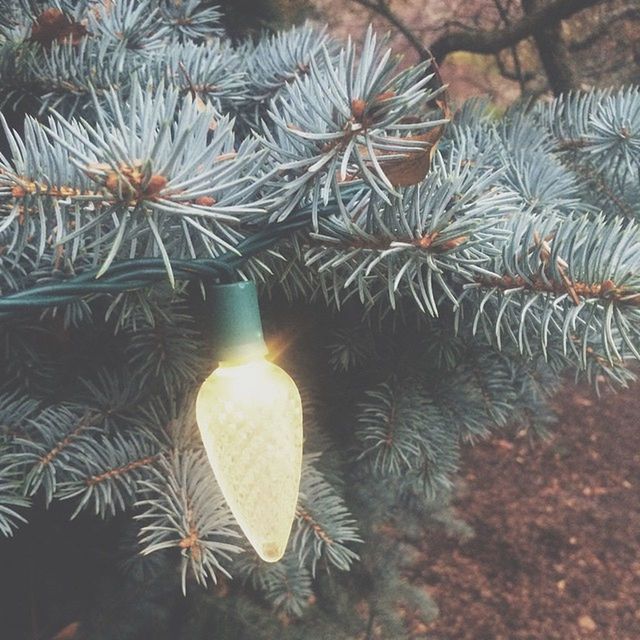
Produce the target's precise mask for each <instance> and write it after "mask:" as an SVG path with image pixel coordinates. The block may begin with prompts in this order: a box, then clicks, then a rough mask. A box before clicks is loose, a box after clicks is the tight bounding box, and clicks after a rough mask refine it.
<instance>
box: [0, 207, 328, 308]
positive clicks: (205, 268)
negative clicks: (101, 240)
mask: <svg viewBox="0 0 640 640" xmlns="http://www.w3.org/2000/svg"><path fill="white" fill-rule="evenodd" d="M337 211H338V206H337V204H335V203H333V204H329V205H328V206H327V207H325V208H324V209H323V211H322V212H321V215H322V216H323V217H324V216H327V215H330V214H332V213H336V212H337ZM311 220H312V218H311V216H310V210H307V209H304V210H301V211H299V212H298V213H296V214H293V215H291V216H289V217H288V218H286V219H285V220H284V221H283V222H278V223H274V224H269V225H268V226H267V227H265V228H264V229H262V230H261V231H258V232H257V233H255V234H254V235H252V236H250V237H249V238H246V239H245V240H243V241H242V242H240V243H239V244H238V246H237V247H236V248H235V250H233V251H228V252H226V253H224V254H222V255H221V256H219V257H218V258H203V259H196V260H184V259H175V260H171V268H172V269H173V271H174V273H175V275H176V278H178V279H187V280H190V279H194V278H200V279H203V280H219V281H222V282H232V281H233V280H236V279H237V277H236V275H235V272H236V269H238V268H239V267H241V266H242V264H243V263H244V262H246V261H247V260H249V259H250V258H252V257H253V256H255V255H256V254H258V253H260V252H261V251H264V250H266V249H269V248H271V247H273V246H274V245H275V244H277V243H278V241H280V240H281V239H282V238H284V237H285V236H287V235H290V234H291V233H293V232H295V231H299V230H301V229H304V228H305V227H307V226H309V225H310V223H311ZM97 274H98V270H97V269H92V270H90V271H85V272H82V273H80V274H78V275H75V276H73V277H72V278H71V279H69V280H65V281H63V282H56V283H49V284H43V285H39V286H35V287H31V288H29V289H25V290H24V291H19V292H17V293H12V294H9V295H6V296H3V297H0V320H1V319H8V318H11V317H14V316H16V315H18V314H19V313H21V312H25V311H30V310H33V309H42V308H45V307H50V306H56V305H63V304H69V303H71V302H74V301H75V300H78V299H80V298H82V297H84V296H88V295H95V294H116V293H123V292H126V291H135V290H137V289H143V288H145V287H148V286H150V285H152V284H154V283H156V282H158V281H160V280H162V279H164V278H166V277H167V270H166V268H165V264H164V262H163V260H162V259H161V258H139V259H135V260H123V261H121V262H118V263H116V264H114V265H112V266H111V267H109V269H108V270H107V272H106V273H104V274H103V275H102V276H100V277H99V278H98V277H97Z"/></svg>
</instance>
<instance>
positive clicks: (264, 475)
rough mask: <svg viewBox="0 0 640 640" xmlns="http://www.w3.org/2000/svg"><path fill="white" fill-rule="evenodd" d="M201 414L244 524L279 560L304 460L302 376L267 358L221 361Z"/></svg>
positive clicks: (212, 456) (200, 402)
mask: <svg viewBox="0 0 640 640" xmlns="http://www.w3.org/2000/svg"><path fill="white" fill-rule="evenodd" d="M196 418H197V421H198V427H199V428H200V434H201V436H202V442H203V443H204V447H205V449H206V452H207V456H208V457H209V462H210V463H211V467H212V468H213V472H214V474H215V477H216V480H217V481H218V484H219V485H220V489H221V490H222V494H223V495H224V497H225V499H226V501H227V504H228V505H229V507H230V509H231V511H232V513H233V515H234V516H235V518H236V520H237V521H238V524H239V525H240V528H241V529H242V531H243V532H244V534H245V535H246V536H247V539H248V540H249V542H250V543H251V545H252V546H253V548H254V549H255V550H256V552H257V553H258V555H259V556H260V557H261V558H262V559H263V560H266V561H267V562H276V561H278V560H280V558H282V556H283V554H284V551H285V548H286V546H287V541H288V539H289V534H290V532H291V525H292V524H293V519H294V517H295V510H296V503H297V500H298V489H299V486H300V470H301V467H302V403H301V401H300V394H299V393H298V389H297V388H296V385H295V383H294V382H293V380H292V379H291V378H290V377H289V376H288V375H287V374H286V373H285V372H284V371H283V370H282V369H280V367H277V366H276V365H274V364H273V363H271V362H268V361H267V360H265V359H264V358H259V359H256V360H252V361H251V362H248V363H243V364H235V365H234V364H233V363H221V364H220V367H219V368H218V369H216V370H215V371H214V372H213V373H212V374H211V375H210V376H209V377H208V378H207V379H206V380H205V381H204V384H203V385H202V387H201V388H200V392H199V393H198V399H197V401H196Z"/></svg>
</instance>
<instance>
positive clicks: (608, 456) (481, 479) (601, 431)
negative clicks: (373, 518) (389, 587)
mask: <svg viewBox="0 0 640 640" xmlns="http://www.w3.org/2000/svg"><path fill="white" fill-rule="evenodd" d="M556 407H557V411H558V414H559V417H560V419H559V422H558V424H557V426H556V428H555V435H554V436H553V437H552V439H551V440H550V441H549V442H546V443H544V444H537V445H536V446H534V447H530V446H529V444H528V440H527V438H525V437H523V438H521V439H516V440H515V441H511V442H508V441H506V440H501V439H499V438H496V439H494V440H492V441H489V442H486V443H484V444H481V445H478V446H476V447H475V448H473V449H469V450H468V451H467V453H466V459H465V464H464V466H463V471H462V475H463V477H464V478H465V479H466V484H467V490H466V492H465V495H464V496H463V497H462V498H461V499H459V500H458V502H457V506H458V508H459V510H460V512H461V514H462V515H463V517H464V518H465V520H467V521H468V522H469V523H470V524H471V525H472V526H473V527H474V529H475V531H476V536H475V538H473V539H472V540H470V541H468V542H465V543H460V542H457V541H455V540H452V539H450V538H447V537H446V535H445V534H442V535H441V536H440V535H439V534H438V535H436V536H433V537H431V538H430V539H429V540H428V541H427V542H426V544H425V548H424V549H423V551H424V554H425V562H424V563H422V566H421V568H420V570H419V571H418V572H417V574H416V575H415V576H414V579H415V580H416V581H417V582H419V583H421V584H424V585H425V588H426V589H427V590H428V591H429V592H430V593H431V594H432V595H433V597H434V598H435V599H436V601H437V602H438V604H439V606H440V609H441V615H440V617H439V618H438V619H437V620H436V621H434V622H433V623H431V624H429V625H426V629H425V626H423V628H422V629H421V631H422V633H420V634H419V635H416V636H415V637H416V639H417V638H429V640H435V639H437V640H525V639H526V640H556V639H557V640H576V639H580V640H583V639H584V640H638V639H640V551H639V550H640V496H639V493H638V490H639V489H640V387H639V386H635V388H633V389H630V390H628V391H626V392H625V393H623V394H620V395H606V396H605V397H603V398H600V399H598V398H597V397H596V396H595V395H594V394H593V393H592V392H591V391H590V390H589V389H587V388H585V387H578V388H576V387H571V386H569V387H567V389H565V391H563V392H562V393H561V395H560V397H559V398H558V399H557V401H556Z"/></svg>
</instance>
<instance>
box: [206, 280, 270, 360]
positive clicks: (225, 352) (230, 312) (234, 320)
mask: <svg viewBox="0 0 640 640" xmlns="http://www.w3.org/2000/svg"><path fill="white" fill-rule="evenodd" d="M207 297H208V299H209V304H210V305H211V315H212V318H213V336H212V338H213V341H214V345H215V351H216V357H217V358H218V359H219V360H220V361H227V362H234V363H237V362H243V361H247V360H252V359H253V358H257V357H261V356H264V355H266V353H267V345H266V344H265V342H264V338H263V336H262V320H261V319H260V307H259V306H258V293H257V291H256V285H255V283H253V282H232V283H230V284H215V285H210V286H209V287H208V288H207Z"/></svg>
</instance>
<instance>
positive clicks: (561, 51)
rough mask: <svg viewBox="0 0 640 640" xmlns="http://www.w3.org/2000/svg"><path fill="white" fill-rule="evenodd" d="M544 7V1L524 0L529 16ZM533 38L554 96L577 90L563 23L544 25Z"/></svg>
mask: <svg viewBox="0 0 640 640" xmlns="http://www.w3.org/2000/svg"><path fill="white" fill-rule="evenodd" d="M543 7H544V1H543V0H542V1H541V0H522V8H523V10H524V12H525V14H526V15H528V16H529V15H532V14H535V12H536V11H539V10H540V9H543ZM532 36H533V40H534V42H535V43H536V49H537V51H538V56H539V57H540V62H541V63H542V67H543V69H544V72H545V74H546V76H547V80H548V81H549V88H550V89H551V91H552V92H553V94H554V95H556V96H557V95H559V94H561V93H567V92H568V91H571V90H572V89H575V88H577V82H576V77H575V74H574V72H573V69H572V67H571V57H570V55H569V48H568V46H567V43H566V41H565V39H564V36H563V33H562V21H560V20H559V21H557V22H548V23H546V24H545V23H543V24H541V25H540V26H539V27H538V28H537V29H535V30H534V31H533V33H532Z"/></svg>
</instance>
